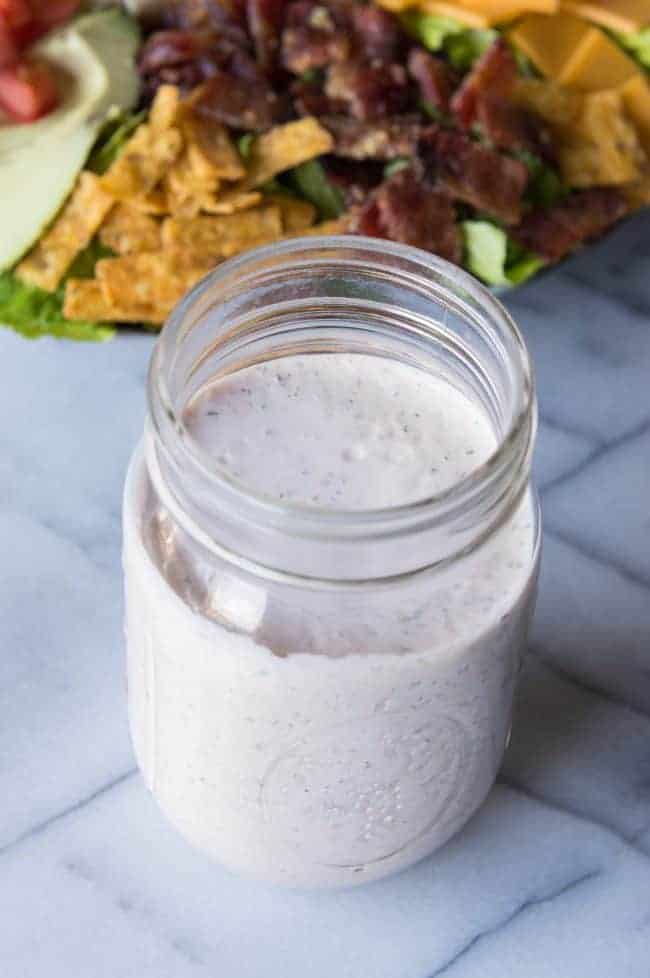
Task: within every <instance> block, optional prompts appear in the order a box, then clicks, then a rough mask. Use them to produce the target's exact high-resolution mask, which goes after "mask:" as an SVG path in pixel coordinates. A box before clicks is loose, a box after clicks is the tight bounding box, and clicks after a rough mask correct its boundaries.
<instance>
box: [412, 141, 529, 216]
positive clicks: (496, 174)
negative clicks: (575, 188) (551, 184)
mask: <svg viewBox="0 0 650 978" xmlns="http://www.w3.org/2000/svg"><path fill="white" fill-rule="evenodd" d="M419 151H420V156H421V158H422V160H423V162H424V164H425V166H427V167H428V168H431V169H432V170H433V173H434V174H435V176H436V177H437V180H438V181H439V182H441V183H442V184H443V185H444V186H445V187H446V188H447V190H448V191H449V193H450V194H451V196H452V197H455V198H456V199H457V200H462V201H464V202H465V203H467V204H471V205H472V206H473V207H476V208H477V209H478V210H480V211H486V212H487V213H488V214H491V215H492V216H493V217H496V218H498V219H499V220H501V221H504V223H506V224H516V223H517V222H518V221H519V218H520V216H521V198H522V195H523V192H524V190H525V188H526V184H527V182H528V170H527V169H526V167H525V166H524V164H523V163H521V162H520V161H519V160H515V159H512V158H511V157H509V156H503V155H502V154H501V153H497V152H496V151H495V150H493V149H488V148H487V147H486V146H481V145H480V144H479V143H475V142H474V141H473V140H471V139H470V138H469V136H466V135H465V133H462V132H454V131H453V130H450V129H436V128H435V127H430V128H429V130H428V131H427V132H426V133H425V134H424V135H423V138H422V139H421V140H420V145H419Z"/></svg>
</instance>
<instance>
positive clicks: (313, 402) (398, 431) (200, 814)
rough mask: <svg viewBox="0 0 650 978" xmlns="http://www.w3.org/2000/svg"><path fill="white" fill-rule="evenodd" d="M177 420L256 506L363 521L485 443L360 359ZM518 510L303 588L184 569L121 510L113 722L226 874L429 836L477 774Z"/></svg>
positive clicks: (306, 875) (134, 482)
mask: <svg viewBox="0 0 650 978" xmlns="http://www.w3.org/2000/svg"><path fill="white" fill-rule="evenodd" d="M185 423H186V425H187V427H188V428H189V430H190V432H191V433H192V435H193V437H194V438H195V439H196V440H197V441H198V443H199V444H200V445H201V447H202V449H203V450H204V451H205V452H207V453H208V454H209V455H210V456H211V457H212V458H213V459H214V460H215V461H217V463H218V464H219V465H220V466H222V467H223V468H224V469H225V470H227V471H228V473H229V474H230V476H231V477H232V478H234V479H236V480H238V481H239V482H241V483H243V484H244V485H246V486H247V487H248V488H249V489H252V490H254V491H255V492H257V493H262V494H265V495H268V496H271V497H273V498H275V499H282V500H284V501H285V502H291V503H300V504H303V505H305V504H306V505H313V506H319V507H328V508H336V509H358V510H364V509H366V510H367V509H374V508H379V507H387V506H394V505H398V504H404V503H409V502H414V501H416V500H418V499H422V498H426V497H428V496H430V495H432V494H435V493H437V492H440V491H442V490H444V489H446V488H449V487H450V486H451V485H453V484H454V483H456V482H457V481H458V480H460V479H462V478H464V477H465V476H467V475H468V474H469V473H470V472H471V471H472V470H473V469H475V468H476V467H477V466H479V465H480V464H481V463H483V462H484V461H485V460H486V459H487V458H488V457H489V456H490V454H491V453H492V452H493V450H494V448H495V446H496V441H497V439H496V434H495V432H494V430H493V428H492V426H491V424H490V422H489V420H488V418H487V416H486V415H485V413H484V412H483V410H482V408H481V407H479V405H478V404H476V403H474V402H473V401H471V400H470V399H469V398H468V397H466V396H465V395H464V394H463V393H461V392H460V391H458V390H457V389H456V388H454V387H452V386H451V385H450V384H449V383H448V382H447V381H446V380H445V379H444V378H442V377H435V376H431V375H429V374H426V373H424V372H423V371H420V370H417V369H416V368H414V367H412V366H409V365H406V364H400V363H396V362H393V361H389V360H386V359H383V358H378V357H372V356H368V355H361V354H354V355H350V354H334V355H315V356H309V357H304V356H303V357H298V356H296V357H286V358H284V359H281V360H277V361H274V362H269V363H267V364H260V365H256V366H253V367H249V368H247V369H246V370H242V371H239V372H238V373H236V374H233V375H231V376H229V377H226V378H222V379H220V380H219V381H218V382H215V383H213V384H211V385H209V386H207V387H206V388H204V389H203V390H202V391H201V392H200V393H199V395H198V396H197V397H195V399H194V401H193V402H192V404H191V405H190V406H189V408H188V410H187V412H186V415H185ZM534 524H535V520H534V511H533V504H532V501H531V499H530V497H528V496H527V497H526V498H525V499H524V501H523V502H522V504H521V505H520V507H519V508H518V510H517V512H516V513H514V514H513V515H512V516H511V517H510V518H509V519H508V520H507V522H506V523H505V525H503V526H502V527H501V528H500V529H499V530H498V531H497V532H496V533H494V534H493V535H492V536H491V537H490V538H489V539H488V540H487V541H486V542H484V543H483V545H482V546H480V547H479V548H477V549H476V550H475V551H474V552H473V553H472V554H470V555H468V556H466V557H465V558H463V559H462V560H458V561H455V562H453V564H451V565H450V566H449V567H447V568H446V569H444V570H440V571H435V572H433V573H429V574H424V575H416V576H414V577H411V578H407V579H405V580H403V581H402V582H400V583H398V584H395V585H394V586H391V587H382V586H377V587H376V588H368V589H364V590H358V589H357V590H355V589H354V588H349V587H348V588H345V587H343V588H341V589H340V590H339V591H338V592H332V591H327V592H325V591H324V592H322V593H321V592H318V591H317V590H316V591H314V590H309V589H304V588H300V587H298V586H291V585H290V584H282V583H281V582H277V581H276V582H275V583H272V582H271V581H269V580H265V579H263V578H261V577H260V578H256V577H253V576H250V575H249V576H244V575H243V574H241V573H239V572H237V571H236V570H235V569H234V568H232V567H228V566H223V567H219V568H215V567H211V568H209V569H208V570H205V569H201V567H200V566H199V563H200V562H196V561H194V560H193V559H192V558H191V557H190V550H189V549H188V547H187V546H186V543H185V542H184V541H183V539H182V538H181V536H180V534H179V532H178V531H177V529H176V528H175V527H174V525H173V524H172V523H171V521H170V520H169V518H168V517H167V516H166V515H165V514H164V513H161V512H160V511H159V509H158V508H157V507H156V506H155V505H154V506H153V507H152V504H151V501H150V493H149V490H148V488H147V478H146V475H145V470H144V465H143V462H142V460H141V458H140V457H136V460H135V462H134V465H133V466H132V470H131V474H130V477H129V482H128V485H127V492H126V505H125V567H126V573H127V633H128V644H129V661H130V666H129V686H130V703H131V720H132V728H133V736H134V743H135V747H136V752H137V755H138V761H139V764H140V766H141V768H142V770H143V772H144V775H145V778H146V780H147V783H148V784H149V787H150V788H151V790H152V791H153V792H154V794H155V796H156V797H157V799H158V800H159V802H160V804H161V805H162V807H163V809H164V810H165V811H166V812H167V814H168V816H169V817H170V818H171V820H172V821H173V822H174V823H175V824H176V825H177V826H178V828H179V829H180V830H181V831H182V832H183V833H184V834H185V835H186V836H187V838H189V839H190V840H191V841H193V842H194V843H195V844H197V845H199V846H200V847H202V848H204V849H205V850H206V851H208V852H210V853H211V854H213V855H214V856H216V857H217V858H219V859H220V860H221V861H222V862H223V863H225V864H226V865H229V866H231V867H233V868H235V869H238V870H242V871H246V872H249V873H252V874H254V875H256V876H261V877H264V878H267V879H271V880H275V881H279V882H284V883H287V884H290V885H301V886H319V885H347V884H350V883H357V882H362V881H364V880H367V879H373V878H377V877H379V876H383V875H386V874H387V873H389V872H393V871H395V870H398V869H401V868H404V867H405V866H407V865H410V864H411V863H413V862H415V861H416V860H417V859H419V858H422V857H423V856H424V855H426V854H427V853H429V852H431V851H432V850H433V849H435V848H437V847H438V846H439V845H441V844H442V843H443V842H444V841H445V840H446V839H447V838H449V837H450V836H451V835H452V834H453V833H454V832H455V831H457V830H458V828H460V826H462V824H463V823H464V822H465V821H466V820H467V819H468V818H469V816H470V815H471V814H472V813H473V812H474V811H475V810H476V808H477V807H478V805H480V803H481V802H482V800H483V799H484V797H485V795H486V794H487V792H488V790H489V788H490V786H491V784H492V783H493V780H494V777H495V774H496V770H497V767H498V764H499V763H500V758H501V755H502V751H503V747H504V743H505V740H506V736H507V729H508V724H509V716H510V706H511V697H512V690H513V684H514V678H515V675H516V672H517V668H518V660H519V655H520V652H521V649H522V645H523V642H524V640H525V632H526V626H527V622H528V617H529V614H530V609H531V605H532V595H533V590H534V563H535V525H534Z"/></svg>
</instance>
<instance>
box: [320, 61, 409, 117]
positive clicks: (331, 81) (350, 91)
mask: <svg viewBox="0 0 650 978" xmlns="http://www.w3.org/2000/svg"><path fill="white" fill-rule="evenodd" d="M325 93H326V95H329V96H331V97H332V98H340V99H344V100H345V101H347V102H348V104H349V111H350V115H352V116H354V117H355V118H356V119H362V120H367V119H383V118H385V117H386V116H390V115H395V114H397V113H399V112H403V111H404V110H405V109H406V108H407V107H408V104H409V100H410V91H409V85H408V79H407V76H406V71H405V69H404V68H403V67H402V65H398V64H389V63H385V62H373V63H372V64H369V63H367V62H365V61H348V62H346V63H345V64H335V65H331V66H330V68H329V69H328V71H327V78H326V81H325Z"/></svg>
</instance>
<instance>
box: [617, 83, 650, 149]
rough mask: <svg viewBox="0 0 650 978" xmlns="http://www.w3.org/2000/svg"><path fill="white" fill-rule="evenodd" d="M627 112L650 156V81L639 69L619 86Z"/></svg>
mask: <svg viewBox="0 0 650 978" xmlns="http://www.w3.org/2000/svg"><path fill="white" fill-rule="evenodd" d="M619 92H620V94H621V97H622V99H623V105H624V106H625V112H626V114H627V116H628V117H629V118H630V119H631V120H632V122H633V123H634V125H635V126H636V131H637V132H638V134H639V139H640V141H641V145H642V146H643V148H644V150H645V151H646V153H647V154H648V156H649V157H650V83H648V80H647V78H646V77H645V76H644V75H643V74H642V73H641V72H640V71H639V72H638V73H637V74H636V75H635V76H634V78H630V79H629V81H626V82H625V84H624V85H622V86H621V87H620V88H619Z"/></svg>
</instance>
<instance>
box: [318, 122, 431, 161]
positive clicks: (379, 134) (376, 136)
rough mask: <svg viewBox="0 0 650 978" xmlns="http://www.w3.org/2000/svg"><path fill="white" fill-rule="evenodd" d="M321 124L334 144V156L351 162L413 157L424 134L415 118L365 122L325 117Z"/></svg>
mask: <svg viewBox="0 0 650 978" xmlns="http://www.w3.org/2000/svg"><path fill="white" fill-rule="evenodd" d="M320 121H321V122H322V124H323V125H324V126H325V128H326V129H328V130H329V131H330V132H331V133H332V135H333V136H334V140H335V149H334V152H335V154H336V155H337V156H343V157H346V158H347V159H352V160H368V159H374V160H394V159H395V158H396V157H399V156H413V155H414V154H415V152H416V150H417V147H418V142H419V139H420V136H421V134H422V132H423V126H422V121H421V120H420V119H419V117H418V116H415V115H402V116H394V117H391V118H387V119H381V120H378V121H376V122H362V121H360V120H359V119H350V118H347V117H346V116H323V117H322V118H321V119H320Z"/></svg>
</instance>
